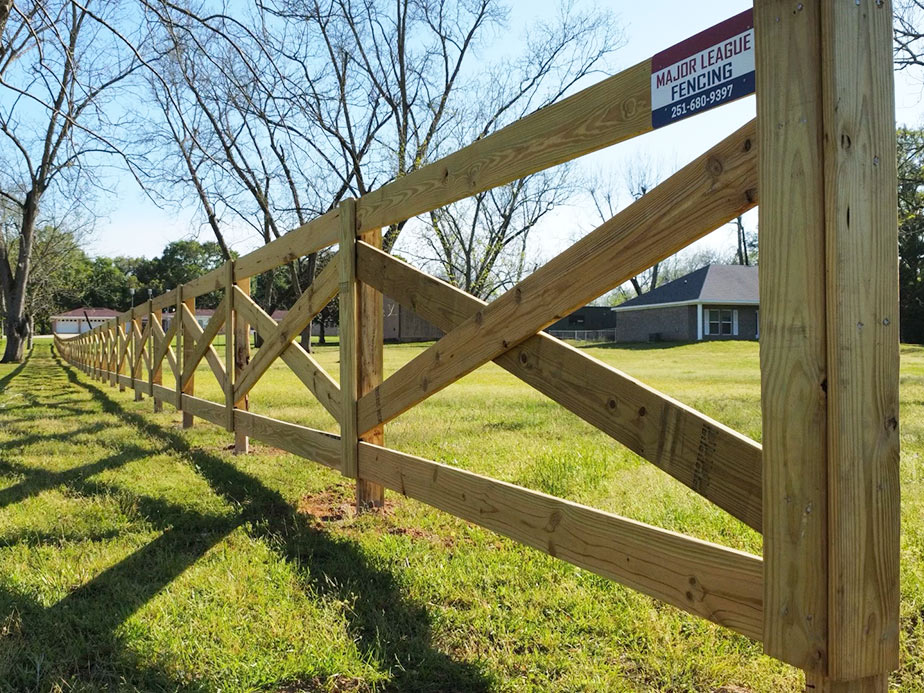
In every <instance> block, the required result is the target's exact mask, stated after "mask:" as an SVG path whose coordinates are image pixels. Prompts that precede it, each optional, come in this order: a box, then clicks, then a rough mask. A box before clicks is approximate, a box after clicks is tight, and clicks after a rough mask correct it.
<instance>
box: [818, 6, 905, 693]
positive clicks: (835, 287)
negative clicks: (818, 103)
mask: <svg viewBox="0 0 924 693" xmlns="http://www.w3.org/2000/svg"><path fill="white" fill-rule="evenodd" d="M891 32H892V13H891V7H890V3H888V2H876V1H875V0H862V1H861V2H856V3H853V2H835V3H823V9H822V51H823V64H824V66H825V69H824V82H823V90H824V121H825V132H826V134H827V137H826V139H825V158H824V163H825V171H826V187H825V237H826V244H827V285H826V296H827V330H828V349H827V357H828V566H829V570H828V582H829V584H828V644H829V647H828V653H829V660H828V676H829V677H830V678H832V679H834V680H846V679H859V678H864V677H870V676H874V675H877V674H881V673H884V672H888V671H891V670H892V669H895V668H897V667H898V652H899V622H898V618H899V601H900V592H899V549H900V547H899V540H900V537H899V511H900V508H899V495H900V493H899V491H900V488H899V487H900V481H899V431H898V367H899V344H898V340H899V334H898V230H897V219H896V212H895V210H896V209H897V200H896V197H897V190H896V185H895V181H896V178H897V175H898V174H897V171H896V160H895V151H896V150H895V111H894V103H895V101H894V94H893V85H892V79H893V78H892V53H891V51H892V33H891ZM879 690H882V691H885V690H886V688H885V687H882V688H881V689H879Z"/></svg>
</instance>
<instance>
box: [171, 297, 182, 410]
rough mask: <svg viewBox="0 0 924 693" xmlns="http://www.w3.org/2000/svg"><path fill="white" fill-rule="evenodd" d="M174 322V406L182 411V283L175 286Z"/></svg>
mask: <svg viewBox="0 0 924 693" xmlns="http://www.w3.org/2000/svg"><path fill="white" fill-rule="evenodd" d="M173 320H174V322H175V324H176V330H175V332H174V333H175V335H176V378H175V381H176V408H177V409H178V410H180V411H181V412H182V411H183V365H184V364H183V285H182V284H180V285H179V286H178V287H176V308H174V310H173Z"/></svg>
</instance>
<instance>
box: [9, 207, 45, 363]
mask: <svg viewBox="0 0 924 693" xmlns="http://www.w3.org/2000/svg"><path fill="white" fill-rule="evenodd" d="M37 215H38V195H36V194H35V191H29V193H27V194H26V199H25V204H24V205H23V211H22V225H21V226H20V234H19V255H18V257H17V259H16V272H15V274H14V275H13V282H12V287H11V288H12V291H10V295H9V296H8V298H7V300H6V308H7V313H6V332H7V336H6V349H5V351H4V352H3V358H2V359H0V363H19V362H21V361H22V359H23V356H24V352H25V347H26V344H27V343H28V342H29V335H30V329H29V326H30V321H31V317H30V316H29V315H28V314H27V313H26V290H27V288H28V285H29V269H30V266H31V261H32V240H33V236H34V233H33V232H34V230H35V219H36V217H37Z"/></svg>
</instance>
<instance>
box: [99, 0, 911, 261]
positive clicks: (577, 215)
mask: <svg viewBox="0 0 924 693" xmlns="http://www.w3.org/2000/svg"><path fill="white" fill-rule="evenodd" d="M752 4H753V3H752V2H750V1H748V0H710V2H691V1H690V0H646V2H641V3H636V2H631V3H630V2H626V1H625V0H611V1H610V3H609V5H610V7H611V8H612V9H613V10H614V12H615V13H616V14H617V17H618V20H619V22H620V23H621V25H622V26H623V27H624V29H625V37H626V41H627V42H626V46H625V47H624V48H622V49H620V50H619V52H618V53H617V54H616V56H615V59H614V63H615V71H619V70H621V69H624V68H627V67H630V66H632V65H634V64H636V63H638V62H640V61H642V60H644V59H646V58H650V57H651V56H652V55H653V54H655V53H657V52H659V51H661V50H663V49H665V48H667V47H669V46H672V45H674V44H675V43H678V42H679V41H682V40H683V39H685V38H687V37H689V36H692V35H694V34H696V33H698V32H699V31H701V30H703V29H706V28H708V27H710V26H712V25H714V24H717V23H718V22H721V21H722V20H724V19H727V18H728V17H731V16H733V15H735V14H738V13H739V12H742V11H744V10H746V9H748V8H749V7H751V5H752ZM557 7H558V0H512V1H511V2H510V8H511V14H510V21H509V26H510V27H517V26H525V25H526V24H528V23H529V21H531V20H533V19H535V18H539V17H543V16H545V17H552V16H553V15H554V14H555V12H556V10H557ZM601 79H602V77H601ZM895 93H896V119H897V121H898V123H899V124H905V125H909V126H913V127H920V126H922V125H924V87H922V80H921V76H920V75H918V74H910V73H906V72H901V73H897V74H896V83H895ZM754 113H755V103H754V97H753V96H749V97H747V98H745V99H741V100H739V101H735V102H733V103H731V104H727V105H724V106H721V107H718V108H715V109H713V110H711V111H708V112H706V113H702V114H699V115H696V116H693V117H691V118H687V119H686V120H683V121H681V122H679V123H675V124H672V125H669V126H667V127H664V128H660V129H658V130H655V131H654V132H651V133H648V134H646V135H643V136H641V137H637V138H635V139H633V140H629V141H628V142H623V143H620V144H617V145H615V146H613V147H609V148H607V149H605V150H603V151H600V152H597V153H595V154H591V155H588V156H586V157H584V158H583V159H582V167H583V168H584V169H585V170H588V171H613V172H614V178H615V179H616V180H619V179H620V171H621V170H622V169H623V167H625V166H626V165H627V164H630V163H631V162H633V161H637V160H639V159H640V158H644V159H648V160H650V161H653V162H654V163H655V165H656V166H657V168H658V169H659V173H660V174H661V176H662V177H666V176H668V175H670V173H672V172H673V171H675V170H676V169H678V168H680V167H681V166H683V165H684V164H686V163H687V162H689V161H690V160H692V159H694V158H695V157H696V156H698V155H699V154H701V153H702V152H703V151H705V150H706V149H708V148H709V147H710V146H712V145H713V144H715V143H717V142H719V141H720V140H721V139H722V138H723V137H725V136H726V135H727V134H728V133H730V132H732V131H734V130H735V129H737V128H738V127H740V126H741V125H743V124H745V123H746V122H748V121H749V120H750V119H751V118H753V117H754ZM628 201H629V198H628V193H623V195H622V197H621V200H620V202H621V205H620V206H624V205H625V204H627V203H628ZM103 214H104V217H103V218H101V219H100V221H99V223H98V225H97V230H96V233H95V235H94V236H93V238H92V239H91V242H90V247H89V248H88V250H89V251H90V253H91V254H93V255H132V256H139V255H143V256H147V257H151V256H154V255H158V254H160V252H161V251H162V250H163V248H164V246H165V245H166V244H167V243H169V242H170V241H173V240H178V239H183V238H193V237H198V238H199V240H202V241H205V240H212V238H211V233H210V232H209V231H208V229H203V228H202V227H201V226H200V224H199V223H198V220H197V218H196V215H195V210H194V209H190V210H187V211H186V212H181V213H179V214H178V213H177V212H176V211H174V210H162V209H158V207H157V206H156V205H154V204H153V203H152V202H151V201H150V200H148V199H147V198H146V197H145V195H144V194H143V193H142V192H141V191H140V190H139V189H138V188H137V186H136V185H135V184H134V183H133V182H131V181H129V180H125V181H124V182H123V183H121V184H120V185H119V187H118V190H117V195H115V196H114V198H113V199H112V200H111V201H110V202H109V203H108V204H107V203H105V202H104V209H103ZM745 223H746V225H747V226H748V227H749V228H750V229H752V230H753V229H755V228H756V224H757V218H756V211H752V212H750V213H749V214H748V216H747V217H746V219H745ZM593 226H594V220H593V215H591V214H589V213H588V210H586V209H584V208H575V207H572V208H564V209H561V210H560V211H559V212H558V213H556V214H553V215H551V216H550V217H548V218H547V219H546V220H545V221H544V223H543V224H542V225H541V226H540V227H538V228H537V229H535V231H534V232H533V235H532V236H531V242H532V243H533V245H534V248H535V249H536V250H535V252H536V255H537V259H538V260H542V261H544V260H548V259H549V258H551V257H552V256H553V255H555V254H557V253H558V252H561V251H562V250H564V249H565V248H566V247H567V246H568V245H570V243H572V242H573V241H574V240H576V239H577V238H579V237H581V236H583V235H584V234H586V233H587V232H588V231H590V230H591V229H592V228H593ZM233 235H234V234H233V233H232V237H233ZM734 238H735V234H734V230H733V229H732V228H731V227H728V228H727V229H722V230H719V231H717V232H715V233H714V234H711V235H710V236H709V237H707V238H706V239H704V240H703V241H700V242H699V245H698V247H709V248H722V249H729V248H731V249H733V248H734V243H735V241H734ZM232 244H233V246H234V248H235V249H236V250H237V251H238V252H241V253H244V252H247V251H249V250H251V249H252V248H253V247H255V245H256V243H255V242H254V240H252V239H251V238H249V237H247V236H241V237H238V238H232Z"/></svg>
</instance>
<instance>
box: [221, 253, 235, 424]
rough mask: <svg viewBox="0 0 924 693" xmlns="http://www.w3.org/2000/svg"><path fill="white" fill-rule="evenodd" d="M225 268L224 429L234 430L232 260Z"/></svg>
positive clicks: (226, 263)
mask: <svg viewBox="0 0 924 693" xmlns="http://www.w3.org/2000/svg"><path fill="white" fill-rule="evenodd" d="M224 270H225V297H224V303H225V383H224V385H225V387H224V390H225V430H226V431H228V432H233V431H234V337H235V334H234V260H228V261H227V262H225V264H224Z"/></svg>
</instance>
